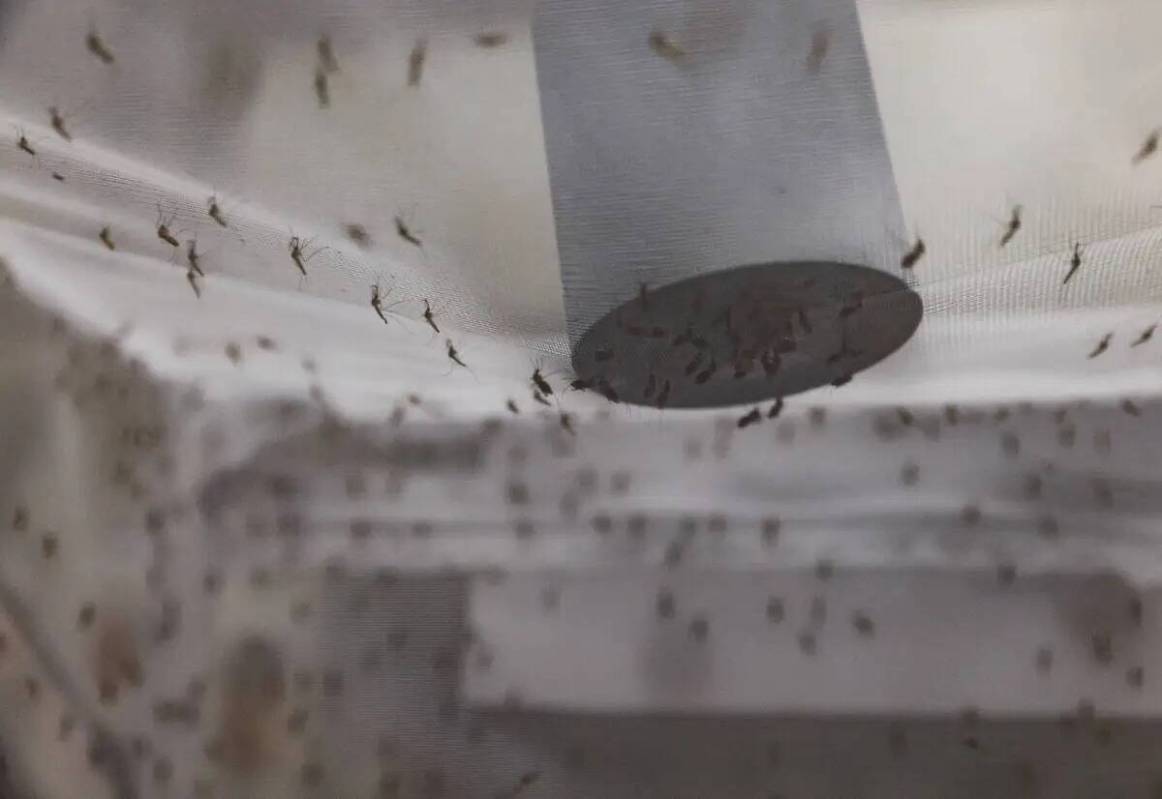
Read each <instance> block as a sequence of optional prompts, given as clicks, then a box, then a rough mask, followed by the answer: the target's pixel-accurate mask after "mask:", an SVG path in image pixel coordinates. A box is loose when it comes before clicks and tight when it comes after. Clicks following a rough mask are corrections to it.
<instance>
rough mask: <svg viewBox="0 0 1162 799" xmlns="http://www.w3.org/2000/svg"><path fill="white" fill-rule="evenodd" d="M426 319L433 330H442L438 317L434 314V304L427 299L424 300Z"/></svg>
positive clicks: (437, 331)
mask: <svg viewBox="0 0 1162 799" xmlns="http://www.w3.org/2000/svg"><path fill="white" fill-rule="evenodd" d="M424 321H425V322H427V323H428V326H429V327H431V328H432V330H435V331H436V333H439V332H440V327H439V325H437V324H436V317H435V316H434V315H433V314H432V304H431V303H430V302H428V301H427V299H425V300H424Z"/></svg>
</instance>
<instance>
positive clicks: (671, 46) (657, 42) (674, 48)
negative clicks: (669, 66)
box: [649, 30, 686, 64]
mask: <svg viewBox="0 0 1162 799" xmlns="http://www.w3.org/2000/svg"><path fill="white" fill-rule="evenodd" d="M649 44H650V49H651V50H653V51H654V55H657V56H661V57H662V58H664V59H666V60H667V61H670V62H671V63H674V64H678V63H681V62H682V60H683V59H684V58H685V57H686V51H685V50H684V49H682V47H681V46H680V45H679V44H677V43H676V42H675V41H674V40H673V39H671V38H670V37H669V36H667V35H666V34H664V33H662V32H661V31H658V30H655V31H652V32H651V33H650V38H649Z"/></svg>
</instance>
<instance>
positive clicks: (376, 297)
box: [371, 283, 404, 325]
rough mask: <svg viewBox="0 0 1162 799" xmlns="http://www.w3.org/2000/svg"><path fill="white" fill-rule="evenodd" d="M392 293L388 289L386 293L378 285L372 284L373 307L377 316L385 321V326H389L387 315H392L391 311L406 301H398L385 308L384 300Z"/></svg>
mask: <svg viewBox="0 0 1162 799" xmlns="http://www.w3.org/2000/svg"><path fill="white" fill-rule="evenodd" d="M391 292H392V289H388V290H387V291H386V292H384V291H382V290H381V289H380V287H379V284H378V283H372V284H371V307H372V308H374V309H375V313H376V315H377V316H379V318H380V319H382V320H383V323H384V324H385V325H386V324H387V314H388V313H391V309H392V308H394V307H396V306H397V305H399V304H401V303H403V302H404V300H396V301H395V302H393V303H392V304H391V305H387V306H385V305H384V304H383V299H384V297H387V296H389V295H390V294H391Z"/></svg>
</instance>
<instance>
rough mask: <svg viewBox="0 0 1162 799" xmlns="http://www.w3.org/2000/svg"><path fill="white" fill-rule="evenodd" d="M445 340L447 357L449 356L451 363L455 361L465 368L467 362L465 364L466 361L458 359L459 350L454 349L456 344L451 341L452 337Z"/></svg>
mask: <svg viewBox="0 0 1162 799" xmlns="http://www.w3.org/2000/svg"><path fill="white" fill-rule="evenodd" d="M447 342H448V358H450V359H451V360H452V362H453V363H455V364H457V365H459V366H463V367H464V368H465V369H467V368H468V364H466V363H464V361H462V360H460V352H459V351H458V350H457V349H456V346H455V345H454V344H453V343H452V339H448V340H447Z"/></svg>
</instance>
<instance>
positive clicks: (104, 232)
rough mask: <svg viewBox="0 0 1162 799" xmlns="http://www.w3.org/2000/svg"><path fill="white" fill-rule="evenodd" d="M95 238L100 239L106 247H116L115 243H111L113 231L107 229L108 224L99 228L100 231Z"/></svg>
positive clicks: (110, 248) (113, 248) (114, 248)
mask: <svg viewBox="0 0 1162 799" xmlns="http://www.w3.org/2000/svg"><path fill="white" fill-rule="evenodd" d="M97 238H99V239H100V240H101V243H102V244H104V245H105V247H106V248H107V249H109V250H116V249H117V245H116V244H114V243H113V231H112V230H110V229H109V226H108V225H106V226H105V227H103V228H101V232H100V233H99V234H97Z"/></svg>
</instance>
